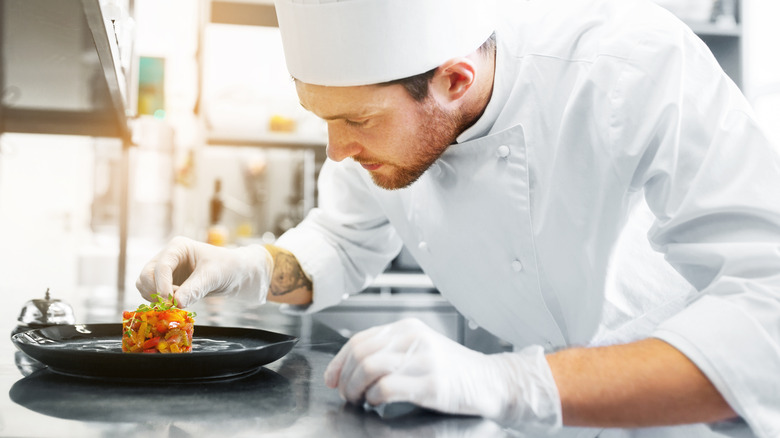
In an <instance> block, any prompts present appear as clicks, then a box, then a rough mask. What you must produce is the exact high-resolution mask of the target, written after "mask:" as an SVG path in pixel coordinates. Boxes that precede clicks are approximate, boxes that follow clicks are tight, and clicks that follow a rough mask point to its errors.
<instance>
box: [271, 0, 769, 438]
mask: <svg viewBox="0 0 780 438" xmlns="http://www.w3.org/2000/svg"><path fill="white" fill-rule="evenodd" d="M503 7H505V8H507V10H503V11H502V12H501V16H502V17H504V21H503V23H502V24H501V25H500V26H499V28H498V29H497V31H496V35H497V43H498V49H497V71H496V79H495V84H494V91H493V95H492V98H491V101H490V103H489V104H488V107H487V108H486V110H485V113H484V114H483V116H482V117H481V118H480V120H479V121H478V122H477V123H476V124H475V125H474V126H472V127H471V128H470V129H469V130H467V131H466V132H464V133H463V134H462V135H461V136H460V137H459V139H458V140H459V142H460V143H459V144H456V145H453V146H451V147H450V148H449V149H448V151H447V152H446V153H445V154H444V155H443V156H442V157H441V159H440V160H439V161H437V163H436V164H435V165H434V166H433V167H432V168H431V169H429V170H428V172H426V173H425V174H424V175H423V176H422V177H421V179H420V180H419V181H417V182H416V183H415V184H413V185H412V186H410V187H408V188H406V189H403V190H396V191H384V190H382V189H380V188H377V187H376V186H374V185H373V184H372V182H371V180H370V178H369V176H368V175H367V174H366V172H365V171H364V170H362V168H360V167H359V166H357V165H355V164H354V163H352V162H351V161H350V160H347V161H345V162H342V163H339V164H336V163H332V162H328V163H326V164H325V166H324V167H323V170H322V172H321V181H320V195H321V198H320V208H319V209H317V210H316V211H313V212H312V214H310V215H309V216H308V217H307V219H306V220H305V221H304V222H303V223H302V224H301V225H300V226H299V227H298V228H297V229H295V230H292V231H290V232H289V233H287V234H285V235H284V236H282V238H281V239H280V241H279V244H280V245H282V246H285V247H287V248H288V249H290V250H292V251H293V252H294V253H295V254H296V256H297V257H298V259H299V260H300V261H301V263H302V265H303V267H304V269H305V270H307V272H308V273H309V274H310V275H312V277H313V280H314V303H313V304H312V306H311V307H310V308H309V311H316V310H318V309H321V308H323V307H326V306H330V305H333V304H336V303H338V302H339V300H340V299H341V298H342V295H343V294H344V293H345V292H349V293H353V292H357V291H359V290H361V289H362V288H363V287H364V286H365V285H367V284H368V283H369V281H370V280H371V278H372V277H373V276H375V275H377V274H378V273H380V272H381V270H382V269H383V268H384V267H385V265H386V263H387V262H388V261H389V260H390V259H391V258H392V257H393V256H394V255H395V254H396V253H397V251H398V249H399V248H400V245H401V243H402V242H404V243H405V244H406V245H407V247H408V248H409V250H410V251H411V253H412V254H413V255H414V257H415V258H416V260H417V261H418V262H419V263H420V265H421V267H422V268H423V270H424V271H425V272H426V273H427V274H428V275H429V276H430V277H431V279H432V280H433V282H434V284H435V285H436V286H437V288H438V289H439V290H440V292H441V293H442V295H444V296H445V297H446V298H448V299H449V300H450V301H451V302H452V303H453V305H455V306H456V307H457V308H458V310H459V311H460V312H461V313H463V314H464V315H465V316H466V317H467V318H468V319H470V320H472V321H474V322H476V323H477V324H479V325H481V326H482V327H484V328H485V329H487V330H489V331H491V332H492V333H494V334H496V335H498V336H500V337H502V338H504V339H506V340H507V341H510V342H512V343H513V344H515V345H517V346H524V345H530V344H539V345H543V346H545V347H546V348H553V347H560V346H570V345H586V344H589V343H591V342H599V339H598V338H595V339H594V336H595V335H596V333H597V331H598V332H599V333H600V334H602V335H603V334H604V333H610V332H612V334H611V336H614V338H615V339H618V338H619V337H620V336H621V334H620V332H619V330H617V329H618V324H621V325H624V324H625V322H626V321H625V320H621V318H613V320H614V324H615V325H614V326H611V327H607V326H602V327H601V328H599V325H600V323H601V321H602V316H601V315H602V308H604V307H605V306H604V299H605V290H606V289H607V287H606V279H607V277H608V272H615V275H616V276H624V275H639V274H632V273H631V272H632V271H630V270H629V272H622V271H621V270H620V269H614V268H613V267H611V266H618V263H617V261H618V260H615V259H613V258H611V255H612V254H613V249H614V247H615V244H616V241H617V239H618V237H619V235H620V233H621V230H622V229H623V227H624V225H625V223H626V221H627V218H628V216H629V213H630V211H631V209H632V207H633V206H636V205H640V204H641V201H642V198H643V197H644V198H645V200H646V203H647V205H648V206H649V208H650V211H652V214H653V216H654V218H653V223H652V226H651V227H650V229H649V230H648V232H647V237H648V239H649V241H650V243H651V245H652V247H653V248H654V249H655V250H657V251H659V252H660V253H662V254H663V256H664V257H665V259H666V260H667V261H668V262H669V264H670V265H671V266H673V267H674V268H675V269H676V270H677V271H678V272H679V273H680V274H681V275H682V277H684V279H685V280H686V281H687V282H688V284H690V285H692V287H693V288H694V289H695V290H694V291H693V293H691V290H690V288H689V287H687V286H683V287H681V290H677V291H665V292H661V293H656V292H653V291H641V290H640V291H634V293H636V294H647V295H646V296H653V295H654V294H655V295H656V296H657V297H659V298H654V299H651V301H652V302H651V303H644V304H642V305H641V306H637V305H636V304H637V303H642V302H641V300H635V299H632V300H629V301H628V302H630V303H634V309H633V310H632V311H631V312H634V313H636V314H635V315H633V316H634V317H638V316H640V314H642V315H643V314H647V312H656V313H654V314H653V315H654V316H653V318H650V319H648V320H647V321H649V322H650V323H649V324H648V325H647V326H645V327H641V328H639V329H637V330H635V332H634V333H633V334H630V335H629V337H633V336H643V335H644V334H646V333H650V334H651V335H652V336H655V337H658V338H661V339H663V340H665V341H667V342H669V343H671V344H672V345H674V346H675V347H676V348H678V349H680V350H681V351H682V352H683V353H684V354H686V355H687V356H688V357H689V358H691V359H692V360H693V361H694V362H695V363H696V364H697V365H698V366H699V367H700V368H701V369H702V371H703V372H704V373H705V374H706V375H707V376H708V377H709V378H710V379H711V380H712V382H713V383H714V384H715V385H716V387H717V388H718V389H719V391H720V392H721V393H722V394H723V395H724V397H725V398H726V400H727V401H728V402H729V404H730V405H731V406H732V407H733V408H734V409H735V410H736V411H737V412H738V413H739V414H740V415H741V417H742V418H743V419H744V420H745V421H746V423H747V424H749V426H750V428H751V429H752V432H753V433H755V435H757V436H760V437H776V436H780V397H778V394H780V373H778V370H780V329H778V327H780V292H779V291H780V269H778V266H780V190H778V188H780V158H779V157H778V154H777V151H776V149H774V148H773V147H772V146H771V145H770V144H769V143H768V140H767V139H766V137H765V136H764V135H763V133H762V132H761V130H760V129H759V127H758V126H757V125H756V122H755V119H754V118H753V116H752V113H751V110H750V108H749V106H748V104H747V103H746V101H745V99H744V98H743V96H742V95H741V93H740V92H739V90H738V89H737V87H736V86H735V85H734V84H733V82H732V81H730V80H729V79H728V78H727V76H726V75H725V74H724V73H723V72H722V70H721V69H720V67H719V66H718V65H717V62H716V60H715V59H714V57H713V56H712V55H711V53H710V52H709V50H708V49H707V47H706V46H705V45H704V43H702V42H701V41H700V40H699V39H698V38H697V37H696V36H695V35H694V34H693V33H692V32H691V31H690V30H689V29H688V28H687V27H685V26H684V25H683V24H682V23H680V22H679V20H677V19H676V18H674V17H673V16H672V15H671V14H669V13H668V12H667V11H664V10H663V9H662V8H660V7H658V6H657V5H653V4H652V3H650V2H644V1H641V0H588V1H584V0H531V1H527V2H517V1H514V2H506V3H505V4H503ZM509 9H511V10H509ZM421 242H425V245H419V244H420V243H421ZM611 262H613V263H612V264H611ZM650 272H652V271H650ZM624 284H631V277H629V278H627V279H625V280H624ZM638 284H647V283H638ZM674 293H676V294H677V295H674ZM670 297H671V301H670V299H669V298H670ZM674 299H678V300H680V299H681V300H682V302H681V303H679V305H677V308H674V307H675V304H674V302H673V300H674ZM613 304H614V306H615V307H616V308H620V303H619V302H617V301H616V302H615V303H613ZM665 305H669V306H671V308H669V309H667V311H668V314H663V313H664V310H656V309H660V308H662V307H663V306H665ZM606 307H608V306H606ZM640 307H641V308H642V310H641V312H640V311H637V309H639V308H640ZM631 312H629V313H631ZM662 314H663V316H661V315H662ZM664 318H666V319H664ZM660 320H663V322H661V323H660V325H658V326H656V324H658V322H659V321H660ZM627 327H628V326H627ZM634 328H636V327H634ZM616 330H617V331H616ZM626 330H628V329H626ZM605 339H606V338H602V339H601V341H604V342H608V340H606V341H605ZM692 428H695V429H696V430H697V431H701V433H702V434H704V435H701V436H707V435H706V434H709V435H710V436H724V435H723V434H724V433H725V434H727V435H725V436H745V434H748V435H749V433H750V432H749V431H748V430H747V428H746V426H745V425H744V424H740V423H736V424H729V427H727V428H725V429H719V432H714V431H711V430H710V427H709V426H707V425H698V426H685V427H678V428H674V427H672V428H661V429H660V430H662V432H659V433H658V434H657V436H675V435H674V434H675V433H678V435H677V436H691V435H686V433H689V432H690V431H691V430H692ZM724 430H725V432H724ZM675 431H677V432H675ZM651 432H652V431H650V432H647V431H642V433H645V435H642V436H653V435H652V434H651V435H647V434H646V433H651ZM597 433H598V431H594V430H581V429H570V428H564V430H563V431H562V434H563V435H567V434H568V435H567V436H595V435H596V434H597ZM605 433H607V432H605ZM609 433H612V432H611V431H610V432H609ZM625 433H626V434H628V435H629V436H630V435H631V434H636V433H639V431H631V432H625ZM697 433H698V432H697ZM740 434H741V435H740ZM605 436H610V435H605ZM694 436H697V435H694Z"/></svg>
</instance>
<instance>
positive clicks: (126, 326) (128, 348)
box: [122, 295, 195, 353]
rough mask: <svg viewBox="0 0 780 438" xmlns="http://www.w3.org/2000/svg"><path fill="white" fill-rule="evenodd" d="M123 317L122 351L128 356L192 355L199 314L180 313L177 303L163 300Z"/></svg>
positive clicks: (144, 305)
mask: <svg viewBox="0 0 780 438" xmlns="http://www.w3.org/2000/svg"><path fill="white" fill-rule="evenodd" d="M152 296H153V297H156V298H157V302H155V303H152V304H141V305H140V306H138V308H137V309H136V310H135V311H126V312H123V314H122V351H123V352H126V353H189V352H191V351H192V335H193V332H194V330H195V313H194V312H188V311H186V310H183V309H179V308H178V307H177V306H176V301H175V300H173V301H168V300H167V299H165V298H163V297H161V296H159V295H152Z"/></svg>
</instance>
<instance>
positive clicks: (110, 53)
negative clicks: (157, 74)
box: [0, 0, 130, 142]
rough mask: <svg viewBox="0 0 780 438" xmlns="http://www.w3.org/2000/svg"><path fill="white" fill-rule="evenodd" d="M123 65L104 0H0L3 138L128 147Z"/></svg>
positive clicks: (0, 81)
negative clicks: (71, 138) (101, 141)
mask: <svg viewBox="0 0 780 438" xmlns="http://www.w3.org/2000/svg"><path fill="white" fill-rule="evenodd" d="M121 65H122V64H121V63H120V62H119V49H118V45H117V39H116V36H115V32H114V24H113V23H112V21H111V20H108V19H106V18H105V14H104V11H103V10H102V9H101V2H100V0H0V133H3V132H21V133H38V134H65V135H86V136H94V137H117V138H121V139H123V140H125V142H129V138H130V134H129V129H128V123H127V108H128V105H127V99H126V96H127V80H126V79H125V75H124V74H123V69H122V67H121Z"/></svg>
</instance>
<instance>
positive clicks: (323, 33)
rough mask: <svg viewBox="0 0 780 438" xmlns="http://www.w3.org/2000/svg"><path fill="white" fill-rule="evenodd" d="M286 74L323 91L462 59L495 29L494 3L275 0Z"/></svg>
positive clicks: (384, 79) (464, 0) (399, 76)
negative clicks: (321, 87) (322, 88)
mask: <svg viewBox="0 0 780 438" xmlns="http://www.w3.org/2000/svg"><path fill="white" fill-rule="evenodd" d="M274 1H275V5H276V16H277V18H278V20H279V28H280V30H281V34H282V44H283V46H284V55H285V58H286V61H287V69H288V70H289V72H290V74H291V75H292V76H293V77H294V78H296V79H298V80H300V81H303V82H306V83H310V84H316V85H327V86H351V85H368V84H377V83H381V82H387V81H392V80H396V79H402V78H406V77H409V76H414V75H416V74H419V73H423V72H426V71H428V70H431V69H433V68H435V67H437V66H439V65H441V64H442V63H443V62H444V61H446V60H448V59H451V58H454V57H458V56H465V55H468V54H470V53H472V52H473V51H474V50H476V49H477V48H478V47H479V46H480V45H482V43H484V42H485V41H486V40H487V39H488V38H489V37H490V35H491V34H492V33H493V30H494V19H495V13H494V8H493V1H492V0H274Z"/></svg>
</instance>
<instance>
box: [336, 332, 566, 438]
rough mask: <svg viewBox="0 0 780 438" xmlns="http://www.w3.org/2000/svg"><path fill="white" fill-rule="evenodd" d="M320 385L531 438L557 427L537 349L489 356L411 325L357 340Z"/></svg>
mask: <svg viewBox="0 0 780 438" xmlns="http://www.w3.org/2000/svg"><path fill="white" fill-rule="evenodd" d="M325 383H326V384H327V385H328V386H330V387H331V388H338V390H339V394H340V395H341V397H342V398H344V399H345V400H347V401H349V402H351V403H355V404H360V403H363V402H364V401H365V402H367V403H369V404H372V405H379V404H381V403H391V402H401V401H406V402H411V403H414V404H417V405H419V406H423V407H425V408H429V409H433V410H436V411H440V412H445V413H452V414H464V415H480V416H483V417H485V418H489V419H492V420H494V421H496V422H498V423H500V424H502V425H504V426H508V427H513V428H518V429H522V430H525V431H528V430H533V431H534V432H536V433H538V432H545V433H552V432H554V431H556V430H558V429H559V428H560V427H561V423H562V414H561V402H560V397H559V395H558V388H557V387H556V386H555V381H554V380H553V376H552V372H551V371H550V367H549V365H548V364H547V360H546V359H545V356H544V350H543V349H542V347H540V346H531V347H528V348H525V349H523V350H522V351H520V352H514V353H502V354H493V355H486V354H482V353H479V352H476V351H473V350H469V349H468V348H466V347H464V346H462V345H460V344H458V343H457V342H455V341H452V340H451V339H449V338H447V337H445V336H444V335H442V334H440V333H438V332H436V331H435V330H433V329H431V328H430V327H428V326H427V325H425V324H423V323H422V322H420V321H419V320H416V319H405V320H402V321H399V322H396V323H392V324H388V325H383V326H378V327H373V328H370V329H368V330H365V331H362V332H360V333H357V334H355V335H354V336H353V337H352V338H351V339H350V340H349V342H347V344H346V345H344V347H343V348H342V349H341V351H339V353H338V354H337V355H336V357H334V358H333V360H332V361H331V363H330V364H329V365H328V368H327V369H326V370H325Z"/></svg>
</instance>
